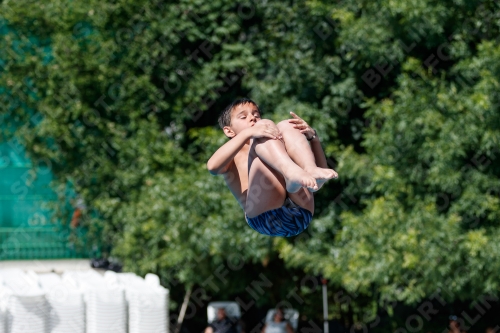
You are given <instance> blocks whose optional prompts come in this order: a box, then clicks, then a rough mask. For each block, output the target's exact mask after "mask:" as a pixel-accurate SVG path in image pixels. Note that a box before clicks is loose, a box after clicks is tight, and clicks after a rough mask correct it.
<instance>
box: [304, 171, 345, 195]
mask: <svg viewBox="0 0 500 333" xmlns="http://www.w3.org/2000/svg"><path fill="white" fill-rule="evenodd" d="M304 171H305V172H307V173H308V174H310V175H311V176H313V177H314V178H315V179H316V183H317V184H318V188H317V189H309V191H310V192H316V191H318V190H319V189H320V188H321V187H322V186H323V184H324V183H326V181H327V180H330V179H332V178H337V177H338V176H339V175H338V174H337V173H336V172H335V170H333V169H323V168H318V167H313V168H305V169H304Z"/></svg>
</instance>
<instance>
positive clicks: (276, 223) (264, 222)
mask: <svg viewBox="0 0 500 333" xmlns="http://www.w3.org/2000/svg"><path fill="white" fill-rule="evenodd" d="M245 219H246V220H247V223H248V225H249V226H250V228H252V229H253V230H255V231H257V232H259V233H261V234H264V235H268V236H281V237H291V236H296V235H298V234H300V233H301V232H302V231H304V230H306V228H307V227H308V226H309V223H311V220H312V214H311V212H310V211H308V210H307V209H304V208H302V207H300V206H298V205H297V204H295V203H294V202H293V201H292V200H291V199H290V198H288V197H287V198H286V200H285V203H284V204H283V206H282V207H280V208H277V209H272V210H268V211H267V212H264V213H262V214H260V215H257V216H255V217H251V218H250V217H247V216H246V214H245Z"/></svg>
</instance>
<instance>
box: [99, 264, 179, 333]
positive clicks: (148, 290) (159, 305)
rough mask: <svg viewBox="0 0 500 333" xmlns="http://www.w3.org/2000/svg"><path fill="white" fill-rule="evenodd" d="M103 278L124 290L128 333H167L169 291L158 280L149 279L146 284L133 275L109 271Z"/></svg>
mask: <svg viewBox="0 0 500 333" xmlns="http://www.w3.org/2000/svg"><path fill="white" fill-rule="evenodd" d="M106 275H107V276H106ZM150 276H151V275H150ZM105 277H106V278H109V279H110V280H115V281H116V282H117V283H119V284H120V285H122V286H123V288H124V289H125V293H126V298H127V302H128V314H129V322H128V326H129V333H168V324H169V318H168V296H169V290H168V289H166V288H164V287H162V286H161V285H160V284H159V279H154V278H153V279H151V278H150V280H149V282H148V281H146V280H144V279H142V278H141V277H139V276H137V275H135V274H131V273H118V274H117V273H114V272H111V271H108V272H106V273H105ZM151 281H153V282H151ZM156 281H157V282H158V284H157V283H156Z"/></svg>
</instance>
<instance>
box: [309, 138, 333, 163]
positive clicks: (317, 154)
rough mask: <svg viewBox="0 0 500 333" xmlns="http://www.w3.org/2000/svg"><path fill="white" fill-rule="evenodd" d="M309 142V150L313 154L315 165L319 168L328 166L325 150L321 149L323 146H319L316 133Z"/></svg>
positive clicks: (319, 142)
mask: <svg viewBox="0 0 500 333" xmlns="http://www.w3.org/2000/svg"><path fill="white" fill-rule="evenodd" d="M309 142H310V144H311V150H312V152H313V154H314V160H315V161H316V165H317V166H318V167H320V168H325V169H327V168H328V163H327V162H326V157H325V152H324V151H323V147H321V141H319V138H318V135H317V134H316V137H315V138H314V139H312V140H311V141H309Z"/></svg>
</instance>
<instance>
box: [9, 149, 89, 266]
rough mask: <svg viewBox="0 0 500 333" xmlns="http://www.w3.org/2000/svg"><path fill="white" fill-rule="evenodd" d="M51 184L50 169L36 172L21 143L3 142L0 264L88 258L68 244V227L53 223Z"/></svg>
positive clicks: (41, 167) (54, 198)
mask: <svg viewBox="0 0 500 333" xmlns="http://www.w3.org/2000/svg"><path fill="white" fill-rule="evenodd" d="M51 180H52V173H51V171H50V169H49V167H47V166H40V167H38V166H35V168H33V164H32V163H31V161H30V160H29V159H27V158H26V156H25V150H24V148H23V147H22V146H21V145H20V144H19V142H18V141H16V140H15V139H12V140H10V141H8V142H0V260H12V259H57V258H61V259H62V258H82V257H88V254H85V253H82V251H77V250H75V248H74V246H73V245H72V243H71V242H69V241H68V236H69V233H70V232H71V230H70V228H69V226H67V223H60V222H59V223H54V222H51V216H52V212H51V211H50V210H49V209H48V207H47V203H49V202H55V201H56V200H57V196H56V194H55V193H54V192H53V191H52V190H51V188H50V187H49V184H50V182H51ZM61 204H64V203H61Z"/></svg>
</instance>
